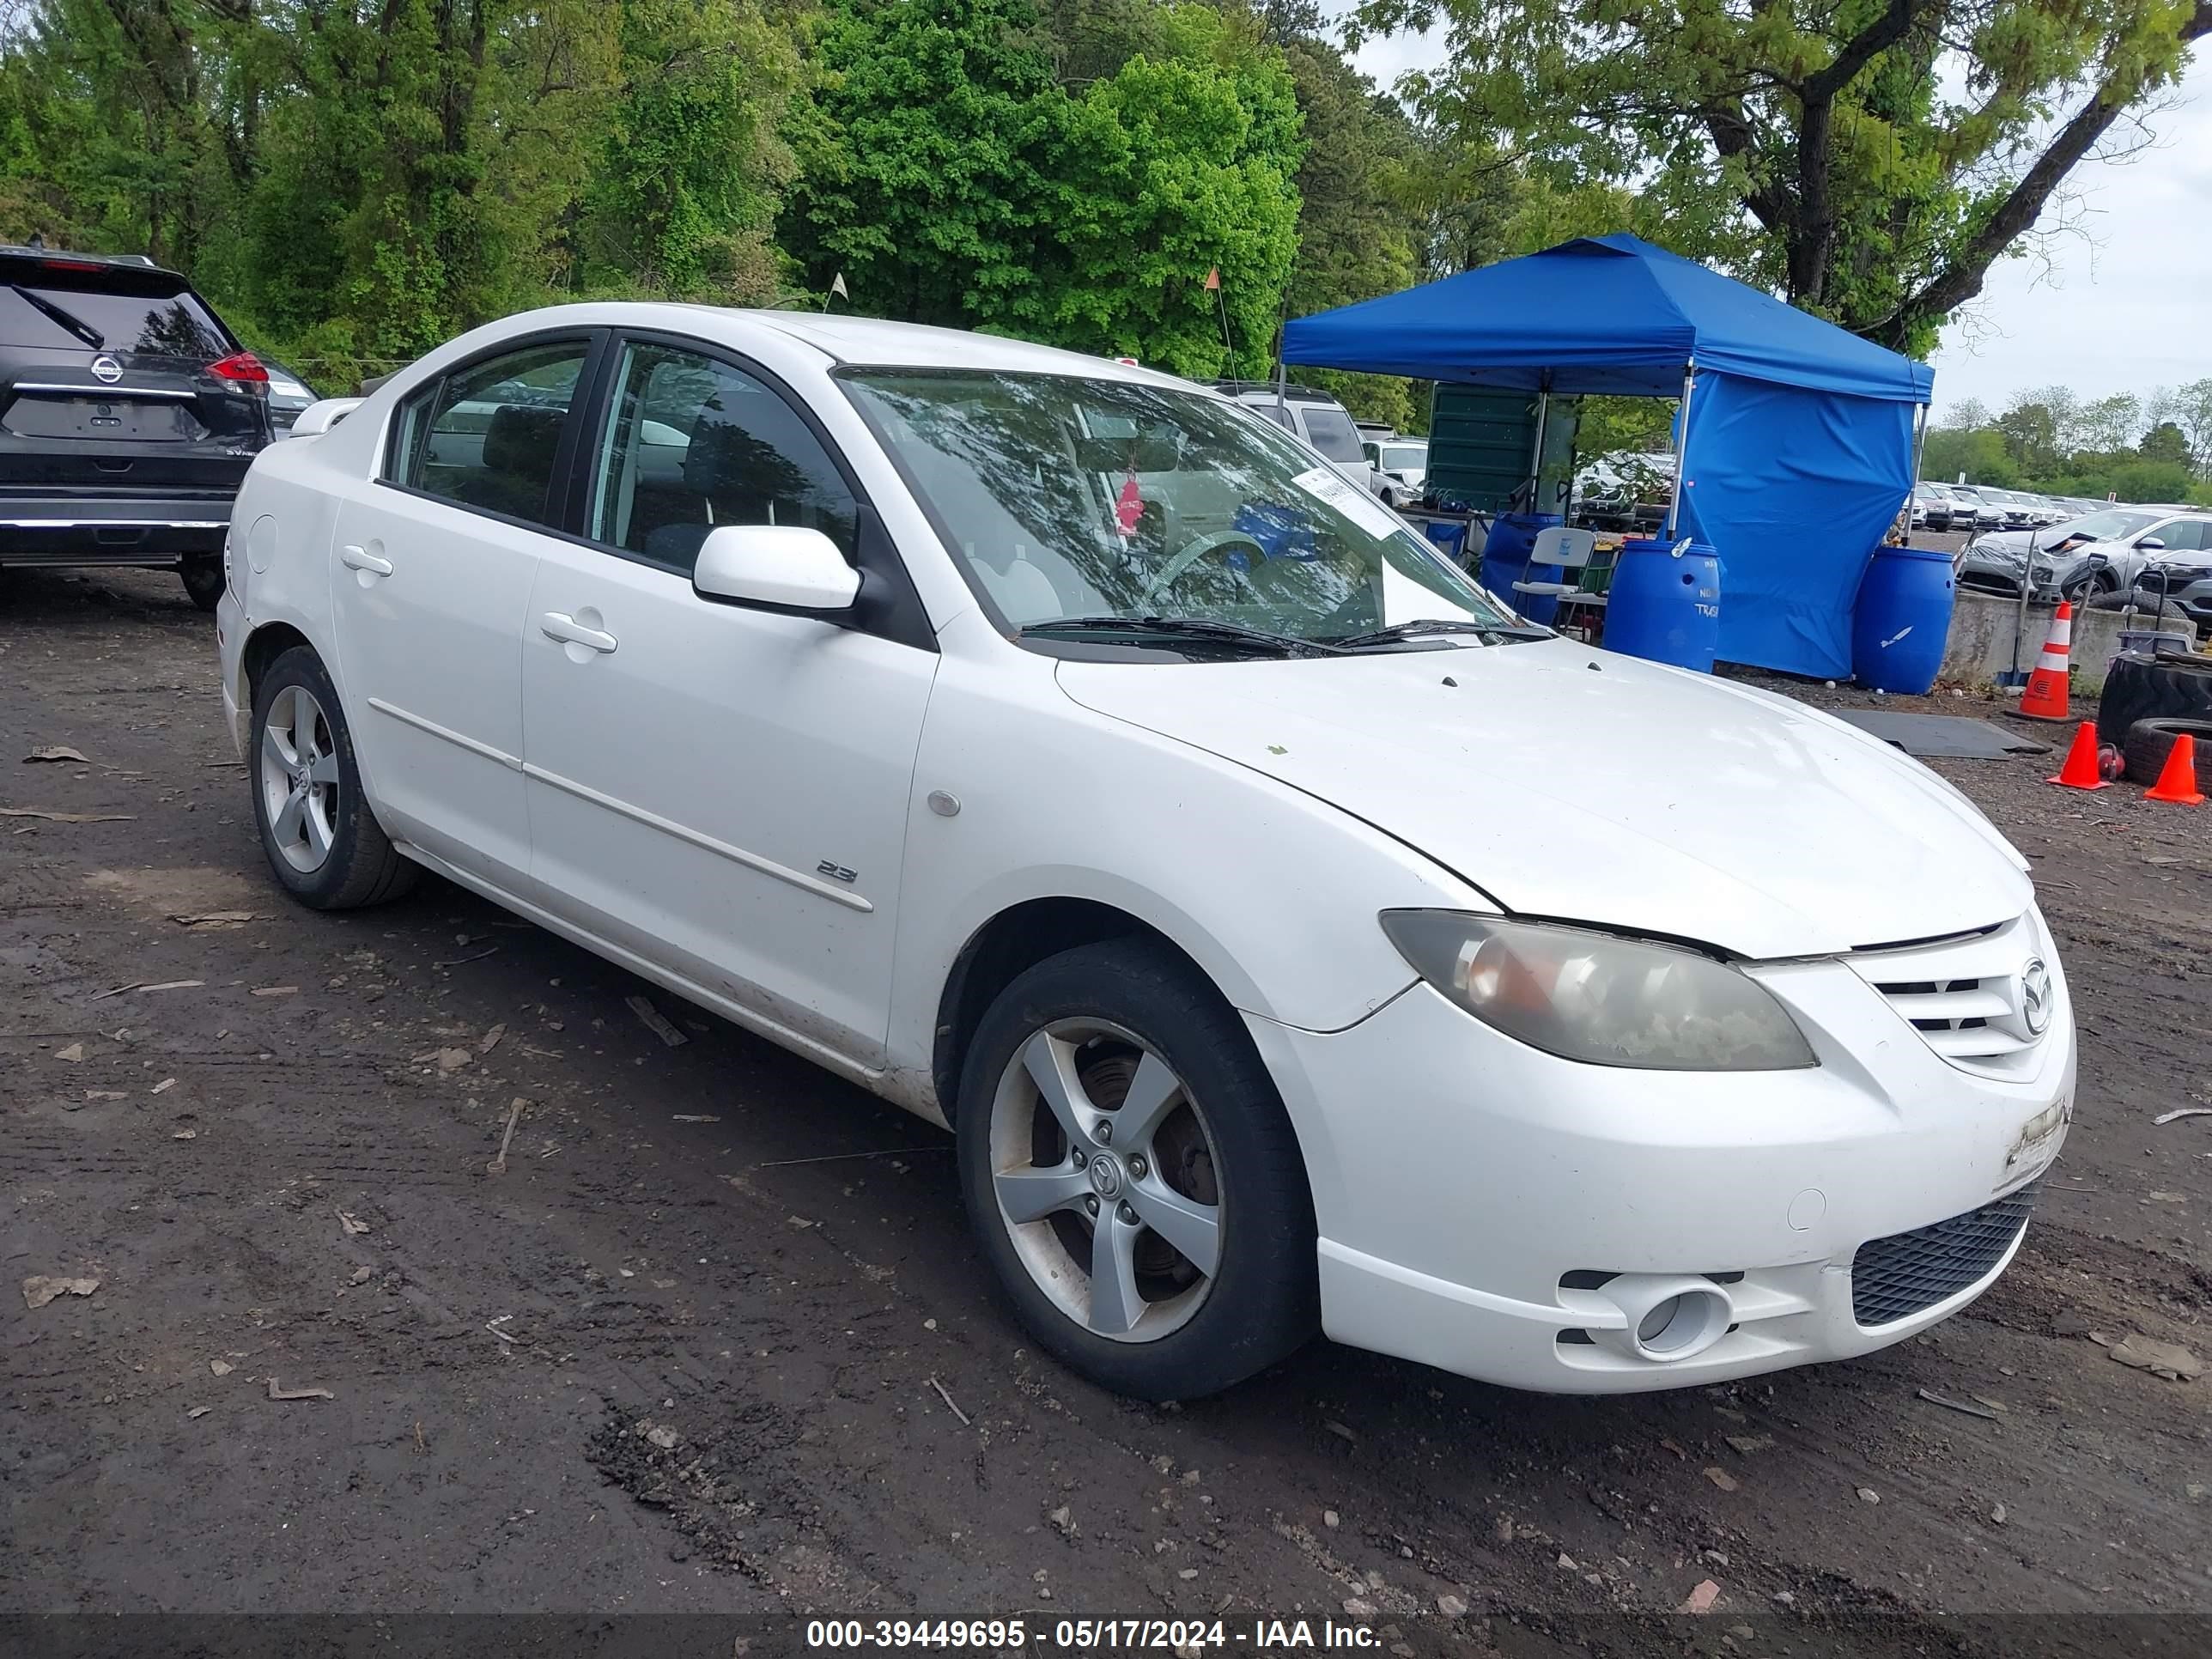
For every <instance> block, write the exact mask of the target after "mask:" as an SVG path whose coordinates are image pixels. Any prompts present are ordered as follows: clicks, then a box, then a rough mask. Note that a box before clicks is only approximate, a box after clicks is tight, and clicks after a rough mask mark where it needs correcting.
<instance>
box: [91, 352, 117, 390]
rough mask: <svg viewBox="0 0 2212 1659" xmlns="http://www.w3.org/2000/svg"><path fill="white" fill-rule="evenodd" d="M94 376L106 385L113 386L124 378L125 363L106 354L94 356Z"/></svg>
mask: <svg viewBox="0 0 2212 1659" xmlns="http://www.w3.org/2000/svg"><path fill="white" fill-rule="evenodd" d="M92 378H93V379H94V380H99V381H100V382H102V383H104V384H105V385H107V386H113V385H114V384H115V383H116V382H117V381H118V380H121V379H122V378H123V365H122V364H120V363H118V362H116V361H115V359H114V358H112V357H109V356H99V357H94V359H93V360H92Z"/></svg>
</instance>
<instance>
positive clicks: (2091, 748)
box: [2029, 647, 2179, 789]
mask: <svg viewBox="0 0 2212 1659" xmlns="http://www.w3.org/2000/svg"><path fill="white" fill-rule="evenodd" d="M2062 648H2063V647H2062ZM2037 672H2038V673H2041V672H2042V670H2040V669H2038V670H2037ZM2064 672H2065V671H2064V670H2063V669H2062V670H2060V676H2061V678H2062V679H2063V676H2064ZM2029 690H2030V691H2031V692H2032V691H2033V690H2034V688H2033V686H2031V687H2030V688H2029ZM2058 701H2059V702H2061V703H2062V704H2063V703H2064V702H2065V701H2066V693H2065V690H2063V687H2062V689H2061V690H2060V691H2059V693H2058ZM2175 746H2176V747H2177V748H2179V744H2176V745H2175ZM2044 781H2045V783H2063V784H2064V785H2065V786H2066V787H2068V788H2069V789H2109V788H2111V787H2112V785H2111V784H2110V783H2109V782H2107V781H2106V779H2105V776H2104V769H2103V768H2102V767H2100V766H2099V765H2098V764H2097V723H2096V722H2095V721H2094V720H2083V721H2082V722H2081V730H2079V731H2077V732H2075V734H2074V746H2073V747H2072V748H2071V749H2069V750H2067V751H2066V764H2065V765H2063V766H2062V767H2060V768H2059V769H2058V775H2057V777H2055V778H2045V780H2044Z"/></svg>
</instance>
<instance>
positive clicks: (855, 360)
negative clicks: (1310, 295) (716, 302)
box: [645, 305, 1193, 390]
mask: <svg viewBox="0 0 2212 1659" xmlns="http://www.w3.org/2000/svg"><path fill="white" fill-rule="evenodd" d="M645 308H649V309H653V310H662V309H665V310H668V311H674V312H683V313H698V312H702V311H703V312H707V313H711V314H713V315H714V316H717V317H732V318H743V319H745V320H746V321H747V322H750V323H755V324H758V325H761V326H763V327H766V328H772V329H774V330H775V331H777V332H778V333H780V334H786V335H788V336H790V337H792V338H793V339H794V340H799V341H803V342H804V343H806V344H808V345H811V346H812V347H813V348H814V349H816V350H817V351H819V352H821V353H822V354H823V356H828V357H834V358H835V359H836V361H837V362H840V363H843V364H850V365H852V366H854V367H859V368H975V369H983V370H987V371H990V370H996V371H998V372H1000V373H1011V374H1080V375H1082V376H1084V377H1085V379H1087V380H1128V381H1133V382H1135V383H1138V384H1140V385H1150V386H1158V385H1172V386H1179V387H1182V388H1183V389H1186V390H1189V389H1193V388H1192V384H1191V382H1189V381H1188V380H1178V379H1176V377H1175V376H1173V375H1170V374H1161V373H1160V372H1159V371H1158V370H1157V369H1150V368H1133V367H1131V366H1130V365H1129V364H1127V363H1121V362H1115V361H1114V360H1113V359H1112V358H1110V357H1093V356H1087V355H1086V354H1085V353H1083V352H1080V351H1063V350H1061V349H1060V348H1059V347H1057V346H1042V345H1036V344H1033V343H1030V341H1027V340H1010V339H1007V338H1006V337H1003V336H1000V335H996V334H975V333H971V332H969V331H967V330H965V329H957V328H935V327H932V326H931V325H927V324H926V323H894V322H887V321H885V320H884V319H881V318H878V317H829V316H824V315H823V314H821V313H817V312H804V311H740V310H736V309H733V308H732V307H726V306H696V305H670V306H667V307H659V306H653V307H645Z"/></svg>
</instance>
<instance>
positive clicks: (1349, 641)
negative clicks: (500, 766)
mask: <svg viewBox="0 0 2212 1659" xmlns="http://www.w3.org/2000/svg"><path fill="white" fill-rule="evenodd" d="M1432 634H1480V635H1483V636H1484V637H1485V638H1486V639H1499V640H1548V639H1551V638H1553V637H1554V635H1553V633H1552V630H1551V629H1548V628H1536V627H1524V626H1522V624H1521V623H1482V622H1467V621H1464V620H1462V618H1460V617H1414V618H1413V620H1412V621H1411V622H1401V623H1391V624H1390V626H1389V627H1388V628H1378V629H1374V630H1373V631H1372V632H1371V633H1366V634H1338V635H1333V636H1332V637H1331V638H1330V640H1329V641H1328V642H1329V643H1330V644H1331V645H1334V646H1337V647H1340V648H1342V649H1344V650H1346V651H1356V650H1358V649H1359V648H1360V647H1362V646H1369V645H1395V644H1396V643H1397V642H1398V641H1401V640H1418V639H1420V638H1422V637H1424V636H1425V635H1432Z"/></svg>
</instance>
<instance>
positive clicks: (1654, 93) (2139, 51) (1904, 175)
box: [1358, 0, 2212, 351]
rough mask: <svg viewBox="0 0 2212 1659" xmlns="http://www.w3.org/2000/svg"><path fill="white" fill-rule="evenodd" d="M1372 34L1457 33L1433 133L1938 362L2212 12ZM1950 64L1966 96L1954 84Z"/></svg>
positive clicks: (1466, 4) (1385, 2)
mask: <svg viewBox="0 0 2212 1659" xmlns="http://www.w3.org/2000/svg"><path fill="white" fill-rule="evenodd" d="M1358 19H1359V27H1362V28H1364V29H1368V30H1388V29H1393V28H1399V27H1427V26H1429V25H1431V24H1432V23H1436V22H1439V21H1441V22H1442V23H1443V25H1444V26H1445V28H1446V42H1447V50H1448V52H1449V54H1450V58H1451V60H1452V61H1451V65H1450V67H1449V68H1447V69H1446V70H1442V71H1439V73H1438V74H1437V76H1434V77H1432V78H1431V79H1429V80H1426V81H1424V82H1419V83H1418V84H1417V85H1416V87H1415V88H1413V90H1414V92H1415V94H1416V96H1417V98H1418V99H1419V101H1420V102H1421V105H1422V106H1423V107H1424V109H1425V111H1427V112H1430V113H1431V116H1432V117H1433V118H1437V119H1438V120H1439V121H1442V122H1443V123H1445V124H1447V125H1456V126H1462V127H1470V128H1473V129H1474V130H1475V131H1482V132H1489V131H1497V130H1503V131H1506V132H1509V133H1511V134H1513V135H1514V136H1515V137H1516V139H1517V140H1518V141H1519V142H1520V143H1522V145H1524V146H1525V147H1526V148H1527V149H1528V154H1529V155H1530V157H1531V159H1532V160H1533V161H1535V162H1536V163H1537V164H1539V165H1541V166H1544V167H1551V168H1553V169H1556V170H1557V171H1559V173H1561V174H1563V175H1564V176H1565V177H1568V178H1570V179H1599V180H1610V181H1614V182H1617V183H1621V184H1624V185H1626V184H1633V185H1635V186H1636V187H1637V188H1638V191H1639V193H1641V194H1643V195H1645V196H1648V197H1652V198H1654V199H1656V200H1658V201H1661V202H1663V203H1667V204H1670V207H1671V208H1672V210H1674V212H1675V213H1676V214H1677V215H1679V216H1682V217H1683V218H1684V219H1685V221H1686V222H1688V223H1689V224H1690V225H1691V226H1692V228H1693V234H1686V236H1685V237H1684V238H1682V239H1680V240H1676V241H1675V245H1676V246H1683V251H1686V252H1689V251H1696V252H1700V253H1705V254H1709V255H1711V256H1714V257H1719V258H1723V260H1725V261H1726V262H1727V263H1729V264H1730V265H1731V267H1732V268H1734V269H1736V270H1739V271H1740V272H1741V274H1743V275H1744V276H1747V277H1749V278H1751V279H1753V280H1755V281H1758V282H1761V283H1765V284H1767V285H1768V286H1771V287H1772V288H1774V289H1778V291H1780V292H1782V293H1783V294H1784V295H1786V296H1787V297H1788V298H1789V300H1790V301H1791V303H1793V304H1796V305H1798V306H1801V307H1805V308H1806V309H1808V310H1810V311H1813V312H1814V313H1819V314H1820V315H1823V316H1826V317H1830V318H1832V319H1834V320H1836V321H1838V322H1839V323H1841V324H1842V325H1844V326H1845V327H1847V328H1851V329H1854V330H1857V331H1860V332H1862V333H1864V334H1866V335H1868V336H1869V337H1873V338H1875V339H1877V340H1880V341H1881V342H1883V343H1887V344H1889V345H1893V346H1896V347H1899V348H1900V349H1909V350H1914V351H1924V350H1925V349H1928V348H1929V346H1930V345H1932V344H1933V343H1934V339H1935V332H1936V328H1937V327H1938V326H1939V325H1941V323H1942V321H1943V319H1945V318H1946V317H1948V315H1949V314H1950V313H1951V312H1952V311H1953V310H1954V309H1955V308H1956V307H1959V306H1960V305H1962V304H1964V303H1965V302H1966V301H1969V300H1972V298H1973V297H1974V296H1975V295H1978V293H1980V291H1981V288H1982V283H1983V281H1984V276H1985V275H1986V273H1987V272H1988V270H1989V268H1990V264H1992V263H1993V262H1994V261H1995V260H1996V259H1997V258H1999V257H2001V256H2002V255H2003V254H2005V253H2006V252H2008V250H2011V249H2013V248H2014V247H2015V245H2016V244H2017V243H2018V242H2019V241H2020V240H2021V237H2022V236H2023V235H2025V234H2027V233H2028V231H2029V230H2030V229H2031V228H2033V225H2034V223H2035V222H2036V219H2037V217H2038V216H2039V214H2040V213H2041V212H2042V210H2043V208H2044V206H2045V204H2047V203H2048V202H2049V201H2050V200H2051V197H2052V195H2053V193H2054V192H2055V191H2057V189H2058V188H2059V186H2060V185H2061V184H2062V183H2063V181H2064V179H2066V177H2067V175H2068V173H2069V172H2070V171H2071V170H2072V169H2073V168H2074V167H2075V166H2076V165H2077V164H2078V163H2079V162H2080V161H2081V160H2082V159H2083V158H2084V157H2085V156H2087V155H2089V154H2091V152H2092V151H2093V149H2095V147H2096V146H2097V145H2098V143H2100V141H2101V140H2103V139H2104V138H2105V137H2106V135H2107V134H2108V133H2109V132H2110V131H2111V130H2112V127H2113V125H2114V123H2115V122H2117V121H2118V120H2119V118H2121V117H2122V116H2123V115H2124V114H2126V113H2127V112H2130V111H2132V110H2136V109H2138V108H2140V107H2141V106H2142V104H2143V103H2144V101H2145V100H2146V99H2148V98H2149V97H2151V96H2152V95H2154V94H2156V93H2157V92H2158V91H2159V90H2160V88H2164V87H2166V86H2169V85H2171V84H2172V82H2174V81H2175V80H2177V79H2178V78H2179V76H2180V74H2181V72H2182V70H2183V67H2184V64H2185V57H2186V53H2187V50H2188V48H2189V46H2190V45H2191V43H2192V42H2194V41H2196V40H2198V39H2200V38H2202V37H2203V35H2204V34H2206V33H2208V32H2212V0H1844V3H1841V4H1835V3H1831V0H1753V3H1749V4H1747V5H1731V4H1723V3H1718V0H1649V3H1642V0H1639V3H1625V0H1503V3H1492V0H1366V3H1364V5H1363V6H1362V7H1361V8H1360V9H1359V11H1358ZM1953 53H1955V54H1957V57H1956V59H1955V61H1957V62H1958V63H1959V64H1960V66H1961V67H1962V68H1963V70H1964V79H1963V85H1962V86H1961V85H1960V84H1959V83H1957V82H1954V81H1951V80H1950V79H1949V78H1948V77H1947V76H1946V75H1945V74H1943V73H1942V72H1940V71H1941V69H1942V66H1943V65H1945V64H1948V63H1949V62H1951V61H1954V59H1953V58H1951V56H1950V54H1953ZM1731 227H1735V228H1737V229H1738V230H1740V231H1741V240H1740V241H1739V242H1738V245H1737V246H1736V247H1735V249H1734V250H1733V251H1731V250H1730V249H1729V246H1728V242H1729V234H1730V228H1731ZM1685 244H1690V245H1693V246H1685Z"/></svg>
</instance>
